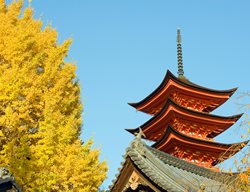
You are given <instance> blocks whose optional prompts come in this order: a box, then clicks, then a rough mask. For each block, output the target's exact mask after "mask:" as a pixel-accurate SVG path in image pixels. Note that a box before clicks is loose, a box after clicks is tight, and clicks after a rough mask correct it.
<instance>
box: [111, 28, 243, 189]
mask: <svg viewBox="0 0 250 192" xmlns="http://www.w3.org/2000/svg"><path fill="white" fill-rule="evenodd" d="M177 58H178V77H176V76H174V75H173V74H172V73H171V72H170V71H167V73H166V76H165V78H164V79H163V81H162V82H161V84H160V85H159V86H158V87H157V88H156V89H155V90H154V91H153V92H152V93H151V94H149V95H148V96H147V97H146V98H145V99H143V100H141V101H140V102H137V103H129V105H131V106H132V107H134V108H135V109H136V110H138V111H141V112H144V113H147V114H149V115H152V117H151V119H149V120H148V121H147V122H145V123H144V124H142V125H141V126H139V127H137V128H135V129H127V131H129V132H130V133H132V134H134V135H136V138H135V139H134V140H133V141H132V143H131V144H130V146H129V147H128V149H127V151H126V154H125V156H124V162H123V163H122V168H121V169H120V170H119V174H117V175H116V179H115V180H114V181H113V184H112V185H111V186H110V191H111V192H130V191H145V192H146V191H147V192H148V191H149V192H150V191H152V192H153V191H155V192H165V191H166V192H199V191H207V192H210V191H213V192H217V191H218V192H219V191H223V192H226V191H229V189H230V187H231V186H230V185H232V184H233V180H234V179H235V176H232V175H231V174H228V173H223V172H221V171H219V169H218V168H216V167H214V166H215V165H217V164H218V163H220V162H222V161H224V160H226V159H228V158H230V157H231V156H233V155H234V154H235V153H237V152H238V151H240V150H241V149H242V148H243V147H244V146H245V145H246V144H247V141H246V142H241V143H234V144H224V143H218V142H215V141H214V138H215V137H216V136H217V135H219V134H221V133H222V132H224V131H225V130H227V129H228V128H230V127H231V126H232V125H234V123H235V122H236V121H237V120H238V119H239V118H240V117H241V116H242V114H239V115H234V116H219V115H213V114H211V112H212V111H213V110H214V109H216V108H217V107H219V106H220V105H222V104H223V103H224V102H226V101H227V100H228V99H229V98H230V97H231V95H232V94H233V93H234V92H235V91H236V88H234V89H229V90H214V89H209V88H206V87H202V86H199V85H197V84H194V83H192V82H190V81H189V80H188V79H187V78H186V77H185V76H184V71H183V63H182V47H181V36H180V30H177ZM141 138H144V139H146V140H150V141H153V142H154V144H153V145H152V146H148V145H147V144H146V143H145V142H143V141H142V139H141ZM228 183H230V185H229V184H228Z"/></svg>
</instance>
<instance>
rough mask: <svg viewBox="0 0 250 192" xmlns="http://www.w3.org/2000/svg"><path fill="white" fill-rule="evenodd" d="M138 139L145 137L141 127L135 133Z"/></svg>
mask: <svg viewBox="0 0 250 192" xmlns="http://www.w3.org/2000/svg"><path fill="white" fill-rule="evenodd" d="M135 135H136V138H137V139H141V138H145V137H146V136H145V134H144V133H143V131H142V129H141V127H139V132H138V133H136V134H135Z"/></svg>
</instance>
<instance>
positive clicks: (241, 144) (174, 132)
mask: <svg viewBox="0 0 250 192" xmlns="http://www.w3.org/2000/svg"><path fill="white" fill-rule="evenodd" d="M171 135H174V136H175V138H177V139H179V142H182V143H185V142H183V140H184V141H187V142H190V143H193V145H194V146H198V145H203V147H204V146H207V148H211V149H212V148H213V150H215V149H219V148H220V149H221V150H222V152H223V151H224V152H226V153H227V152H228V153H230V155H229V154H226V157H225V158H223V160H225V159H227V158H229V157H231V156H233V155H234V154H236V153H237V152H238V151H240V150H241V149H242V148H243V147H245V146H246V145H247V143H248V142H249V141H244V142H239V143H233V144H225V143H218V142H213V141H208V140H202V139H198V138H194V137H189V136H187V135H184V134H182V133H180V132H178V131H177V130H175V129H173V128H172V127H171V126H168V128H167V130H166V133H165V134H164V136H163V137H162V138H161V139H160V140H159V141H157V142H156V143H154V144H153V145H152V147H153V148H156V149H158V148H159V146H161V145H164V146H166V145H167V144H168V143H165V141H166V140H167V139H168V138H169V137H171ZM181 140H182V141H181ZM170 141H171V140H170ZM189 145H192V144H189ZM232 146H235V148H232V150H230V148H231V147H232ZM203 147H201V148H203ZM194 148H195V147H194ZM159 150H161V149H159ZM227 150H228V151H227ZM215 151H216V150H215ZM217 158H219V157H217ZM217 163H219V161H215V162H214V163H213V165H216V164H217Z"/></svg>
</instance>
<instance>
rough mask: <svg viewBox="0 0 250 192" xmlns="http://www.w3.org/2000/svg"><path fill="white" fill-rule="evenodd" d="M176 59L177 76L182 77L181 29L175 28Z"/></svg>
mask: <svg viewBox="0 0 250 192" xmlns="http://www.w3.org/2000/svg"><path fill="white" fill-rule="evenodd" d="M177 60H178V76H179V77H183V76H184V71H183V63H182V48H181V30H180V29H179V28H178V29H177Z"/></svg>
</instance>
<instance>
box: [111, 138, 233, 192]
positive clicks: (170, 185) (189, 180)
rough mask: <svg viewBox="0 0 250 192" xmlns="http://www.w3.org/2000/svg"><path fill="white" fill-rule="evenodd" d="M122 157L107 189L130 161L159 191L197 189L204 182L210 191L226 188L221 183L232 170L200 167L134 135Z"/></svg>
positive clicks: (112, 189) (117, 178) (228, 177)
mask: <svg viewBox="0 0 250 192" xmlns="http://www.w3.org/2000/svg"><path fill="white" fill-rule="evenodd" d="M123 157H124V161H123V163H122V169H118V170H119V173H118V174H116V178H115V179H114V180H113V181H112V182H113V184H112V185H111V186H110V189H111V191H117V190H115V189H114V187H115V184H116V183H117V182H118V180H119V179H120V178H119V177H120V176H121V172H122V171H123V170H124V169H125V167H126V164H128V162H130V161H131V162H132V164H134V165H135V166H136V167H137V168H138V169H139V170H140V171H141V173H142V174H143V175H146V176H147V177H148V178H149V179H150V180H151V181H153V182H154V183H155V184H156V185H158V186H159V187H160V188H161V189H162V190H161V191H169V192H178V191H179V192H181V191H185V190H191V189H192V191H198V189H199V187H200V185H201V184H202V183H206V185H207V186H206V187H207V189H210V190H211V191H217V189H218V187H219V188H220V189H223V188H224V190H222V191H223V192H226V191H227V189H226V185H224V184H223V183H224V182H225V181H227V182H229V181H230V182H231V181H232V180H233V179H234V178H235V177H234V176H233V175H232V174H229V173H224V172H218V171H214V170H212V169H207V168H204V167H200V166H197V165H195V164H192V163H189V162H187V161H184V160H182V159H179V158H177V157H174V156H172V155H169V154H167V153H164V152H162V151H160V150H157V149H155V148H152V147H150V146H148V145H146V143H145V142H143V141H142V140H141V139H140V138H138V137H137V138H135V139H134V140H133V141H132V142H131V144H130V145H129V147H128V148H127V150H126V154H125V155H124V156H123Z"/></svg>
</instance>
